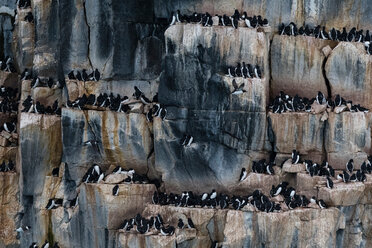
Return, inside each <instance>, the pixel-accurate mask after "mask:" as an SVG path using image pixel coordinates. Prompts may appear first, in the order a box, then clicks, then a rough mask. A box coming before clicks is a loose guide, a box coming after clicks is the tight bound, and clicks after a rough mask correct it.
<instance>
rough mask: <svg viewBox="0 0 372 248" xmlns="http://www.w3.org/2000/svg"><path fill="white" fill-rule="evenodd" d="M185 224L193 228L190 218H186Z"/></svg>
mask: <svg viewBox="0 0 372 248" xmlns="http://www.w3.org/2000/svg"><path fill="white" fill-rule="evenodd" d="M187 225H188V228H195V225H194V222H193V221H192V219H191V218H187Z"/></svg>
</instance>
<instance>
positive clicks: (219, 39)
mask: <svg viewBox="0 0 372 248" xmlns="http://www.w3.org/2000/svg"><path fill="white" fill-rule="evenodd" d="M165 39H166V51H167V55H166V57H165V58H164V63H165V64H164V65H165V70H164V74H163V75H162V77H161V79H160V81H161V83H160V86H159V100H160V102H162V103H164V104H166V105H172V106H177V107H181V106H182V107H187V108H191V109H203V110H204V109H221V110H225V109H229V104H228V100H229V98H230V90H229V89H230V88H229V87H228V88H227V87H226V86H225V85H224V84H221V83H220V82H219V81H220V80H219V78H220V77H219V76H216V75H215V74H216V73H218V74H220V73H223V74H224V73H226V67H227V66H235V65H236V63H237V62H243V61H245V62H246V63H250V64H253V65H256V64H257V65H259V66H260V67H261V70H262V75H263V77H265V81H263V82H262V84H263V89H264V92H262V93H261V94H260V96H263V97H265V96H268V90H269V88H268V76H266V72H267V71H268V41H267V39H266V37H265V35H264V33H260V32H257V31H256V30H253V29H248V28H239V29H237V30H235V29H233V28H232V27H214V28H208V27H202V26H201V25H195V24H187V25H175V26H171V27H169V28H168V29H167V30H166V32H165ZM237 47H238V48H239V49H236V48H237ZM183 68H187V70H184V69H183ZM243 95H244V94H243ZM258 97H259V96H258ZM260 101H261V102H266V104H267V103H268V99H260ZM253 111H255V110H253ZM256 111H257V110H256Z"/></svg>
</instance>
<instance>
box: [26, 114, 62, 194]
mask: <svg viewBox="0 0 372 248" xmlns="http://www.w3.org/2000/svg"><path fill="white" fill-rule="evenodd" d="M19 132H20V141H19V143H20V162H21V164H22V169H21V189H22V190H23V192H22V195H23V196H33V195H38V194H41V192H42V190H43V185H44V180H45V176H46V175H48V174H49V175H50V174H51V172H52V169H53V168H55V167H58V166H59V165H60V163H61V158H62V144H61V140H62V136H61V118H60V117H57V116H46V115H38V114H29V113H22V114H21V116H20V131H19Z"/></svg>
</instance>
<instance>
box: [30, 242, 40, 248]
mask: <svg viewBox="0 0 372 248" xmlns="http://www.w3.org/2000/svg"><path fill="white" fill-rule="evenodd" d="M29 248H39V246H37V243H36V242H32V244H31V245H30V246H29Z"/></svg>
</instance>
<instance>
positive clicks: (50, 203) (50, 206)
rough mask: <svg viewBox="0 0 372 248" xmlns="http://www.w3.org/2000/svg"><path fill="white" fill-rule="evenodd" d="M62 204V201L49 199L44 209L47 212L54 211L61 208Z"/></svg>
mask: <svg viewBox="0 0 372 248" xmlns="http://www.w3.org/2000/svg"><path fill="white" fill-rule="evenodd" d="M62 204H63V199H56V198H52V199H49V201H48V204H47V205H46V207H45V209H47V210H52V209H56V208H58V207H60V206H62Z"/></svg>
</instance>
